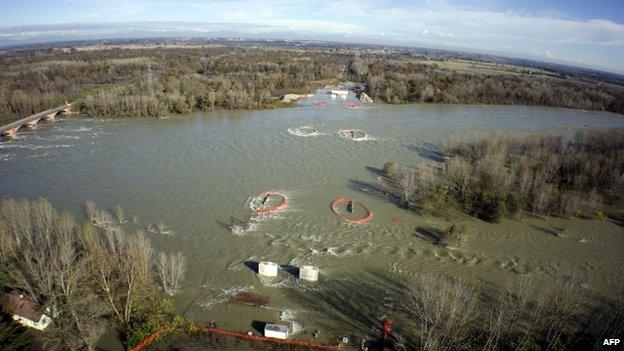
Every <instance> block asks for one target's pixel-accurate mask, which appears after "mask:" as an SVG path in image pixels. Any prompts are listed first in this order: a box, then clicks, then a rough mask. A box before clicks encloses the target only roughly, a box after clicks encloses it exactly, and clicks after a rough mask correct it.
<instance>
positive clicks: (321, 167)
mask: <svg viewBox="0 0 624 351" xmlns="http://www.w3.org/2000/svg"><path fill="white" fill-rule="evenodd" d="M315 99H322V100H324V101H325V99H326V95H324V94H319V95H318V96H316V97H314V98H310V99H306V100H303V101H301V103H300V106H299V107H296V108H291V109H277V110H266V111H221V112H215V113H197V114H192V115H188V116H180V117H173V118H166V119H159V120H154V119H115V120H97V119H85V118H80V117H72V118H68V119H61V120H59V121H57V122H56V123H53V124H47V125H39V126H37V128H36V129H35V130H32V131H20V133H19V135H18V137H17V138H16V139H14V140H12V141H8V142H3V143H0V198H6V197H20V198H21V197H26V198H31V199H33V198H36V197H39V196H42V197H46V198H48V199H49V200H51V201H52V202H53V203H54V204H55V205H56V206H57V207H58V208H63V209H68V210H70V211H72V212H74V213H76V214H81V213H82V212H83V205H84V203H85V200H86V199H91V200H93V201H94V202H96V203H97V204H98V205H99V206H100V207H103V208H114V206H115V205H117V204H120V205H122V206H123V207H124V208H125V209H126V217H128V218H130V217H132V216H134V215H136V216H137V217H138V219H139V225H138V226H135V225H134V224H130V223H129V224H127V229H128V230H134V229H136V227H139V228H142V229H148V228H150V227H151V226H152V225H154V224H156V223H158V222H160V221H162V222H164V223H165V225H166V227H167V229H168V230H167V231H166V233H165V234H159V233H156V232H155V231H151V232H148V235H149V236H150V238H151V241H152V243H153V245H154V246H155V247H156V248H157V249H159V250H165V251H171V250H175V251H181V252H183V253H184V255H185V256H186V258H187V261H188V266H189V267H188V274H187V277H186V279H185V280H184V283H183V285H182V288H181V291H180V292H179V293H178V294H176V295H175V296H174V301H175V305H176V307H177V309H178V311H179V312H180V313H182V314H184V315H186V316H188V317H189V318H191V319H193V320H195V321H197V322H198V323H200V324H201V323H207V322H209V321H216V322H217V325H218V326H219V327H223V328H231V329H237V330H243V331H247V330H254V329H253V328H254V325H257V323H258V322H279V321H280V319H281V318H286V317H288V316H290V317H293V316H294V318H295V319H297V320H299V321H300V322H302V323H303V324H304V325H305V326H306V327H307V328H308V329H319V330H320V331H321V335H320V337H319V340H321V341H331V342H333V341H334V340H335V339H336V338H337V337H338V336H342V335H349V336H351V337H352V338H353V339H357V338H361V337H364V336H366V335H375V333H376V330H378V329H379V321H380V319H382V318H384V317H393V316H395V315H397V313H398V312H397V310H398V306H399V304H400V297H401V296H402V291H403V289H404V285H405V284H406V282H407V281H408V280H409V278H410V277H413V276H416V275H419V274H424V273H427V274H435V275H441V276H453V277H461V278H464V279H466V280H468V281H471V282H473V283H474V284H476V285H480V286H490V285H493V286H502V285H505V284H506V283H507V282H508V281H509V280H512V279H532V278H534V279H538V280H540V279H549V278H550V277H553V276H556V275H560V274H568V273H571V272H576V273H578V274H580V275H581V276H582V277H583V281H584V284H583V286H584V287H585V288H587V289H591V290H593V291H596V292H598V293H599V294H603V295H605V296H610V295H613V294H614V293H615V289H616V286H617V283H619V281H620V280H621V277H622V276H623V275H624V257H623V256H622V255H621V252H622V249H624V227H622V226H619V225H617V224H614V223H612V222H610V221H608V220H604V221H598V220H579V219H574V220H565V219H558V218H554V219H553V218H551V219H547V220H544V219H539V218H526V219H523V220H521V221H512V220H505V221H503V222H502V223H500V224H489V223H484V222H482V221H479V220H476V219H473V218H468V217H461V216H457V217H454V218H452V219H450V220H449V219H441V218H435V217H432V216H427V215H419V214H415V213H414V212H410V211H406V210H403V209H400V208H398V207H396V206H395V205H393V204H391V203H389V202H388V201H386V200H385V199H384V198H383V197H380V196H379V195H378V194H377V193H376V191H375V189H376V188H377V187H378V186H379V185H380V181H379V173H378V172H379V168H381V166H382V165H383V164H384V163H385V162H386V161H389V160H394V161H397V162H398V163H399V164H400V165H401V166H402V167H411V166H415V165H417V164H419V163H421V162H432V163H437V162H442V161H443V158H442V155H441V154H440V148H441V143H442V141H443V140H444V138H445V137H446V136H448V135H456V136H458V137H459V138H462V137H467V136H468V135H469V134H470V133H471V132H483V133H486V132H492V131H502V130H524V131H538V130H547V131H554V132H557V133H562V134H567V135H570V134H571V133H573V132H574V131H575V130H579V129H585V128H590V127H596V128H612V127H624V116H621V115H615V114H609V113H599V112H585V111H578V110H567V109H552V108H538V107H523V106H462V105H404V106H387V105H373V106H368V107H365V108H363V109H360V110H349V109H345V108H344V106H343V104H344V101H332V100H329V99H327V100H326V101H327V103H328V106H326V107H321V108H319V107H315V106H313V105H312V101H314V100H315ZM302 126H313V127H314V128H315V129H316V130H317V133H316V134H315V135H313V136H303V135H296V133H293V132H292V131H293V130H295V129H296V128H298V127H302ZM341 129H361V130H363V131H364V132H365V133H366V134H367V137H366V138H365V140H358V141H356V140H348V139H344V138H341V137H339V135H338V131H339V130H341ZM289 130H290V131H291V132H289ZM265 191H274V192H278V193H281V194H284V195H285V196H286V197H287V199H288V207H287V208H286V209H285V210H283V211H281V212H279V213H277V214H274V215H271V216H266V217H253V216H252V211H251V210H252V209H253V208H256V207H257V206H259V201H260V202H261V198H259V197H258V196H259V195H260V194H261V193H262V192H265ZM336 197H347V198H353V199H356V200H358V201H361V202H362V203H365V204H366V205H367V206H368V207H369V208H370V209H371V210H372V211H373V212H374V218H373V220H371V221H370V222H369V223H366V224H359V225H358V224H350V223H347V222H345V221H344V220H342V219H340V218H339V217H337V216H336V215H334V214H332V212H331V210H330V201H331V200H333V199H334V198H336ZM451 223H462V224H464V225H465V226H466V228H467V235H465V236H464V239H463V240H462V241H461V242H460V243H458V244H457V245H456V246H453V247H446V248H444V247H439V246H435V245H433V244H432V236H435V233H436V230H440V229H445V228H447V227H448V226H449V225H450V224H451ZM232 224H234V228H231V227H232ZM562 227H563V228H566V229H565V234H564V235H563V236H558V235H556V231H555V228H562ZM261 260H268V261H273V262H276V263H278V264H280V265H282V266H283V268H284V269H282V270H281V271H280V276H279V278H277V279H271V280H267V279H260V278H259V277H258V276H257V275H256V274H255V272H254V271H253V269H252V268H254V264H255V263H256V262H258V261H261ZM304 264H308V265H315V266H318V267H319V268H320V270H321V279H320V281H319V282H317V283H306V282H302V281H299V280H298V279H296V270H294V268H296V267H297V266H300V265H304ZM240 291H252V292H254V293H258V294H261V295H263V296H267V297H269V299H270V302H269V305H268V306H267V307H262V308H260V307H252V306H242V305H234V304H229V305H228V304H226V303H225V301H226V299H227V297H228V296H230V295H231V294H234V293H236V292H240ZM254 323H255V324H254ZM302 337H308V336H306V335H303V336H302ZM118 346H119V345H117V344H116V343H115V341H114V338H113V337H110V336H108V337H106V338H104V340H103V341H102V348H103V349H106V350H114V349H116V348H118Z"/></svg>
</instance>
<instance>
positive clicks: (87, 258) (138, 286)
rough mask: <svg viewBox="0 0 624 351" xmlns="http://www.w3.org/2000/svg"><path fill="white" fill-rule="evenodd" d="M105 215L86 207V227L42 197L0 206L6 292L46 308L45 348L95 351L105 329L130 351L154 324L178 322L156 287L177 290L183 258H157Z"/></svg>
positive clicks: (139, 239)
mask: <svg viewBox="0 0 624 351" xmlns="http://www.w3.org/2000/svg"><path fill="white" fill-rule="evenodd" d="M105 212H107V211H104V210H99V209H97V208H96V207H95V206H94V205H93V204H92V203H91V205H88V206H87V216H88V218H89V221H87V222H85V223H78V222H77V221H76V218H75V217H74V216H72V215H71V214H69V213H58V212H57V211H56V209H55V208H54V207H53V206H52V204H50V203H49V202H48V201H47V200H45V199H38V200H34V201H27V200H13V199H8V200H4V201H3V202H2V204H1V205H0V265H1V268H2V272H5V275H6V279H5V282H4V291H18V292H19V293H21V294H24V295H25V296H27V298H29V299H32V300H33V301H35V302H36V303H37V304H39V305H41V306H48V307H50V309H51V312H50V314H51V316H50V317H52V323H51V325H50V326H48V328H46V330H45V332H44V333H39V334H37V335H36V338H35V339H36V340H37V341H38V342H40V343H41V344H42V345H43V347H44V348H45V349H55V350H56V349H58V350H94V349H95V346H96V343H97V341H98V340H99V338H100V337H101V336H102V334H103V333H104V332H106V331H108V330H111V329H114V330H117V331H118V332H119V334H120V336H121V338H122V340H123V341H124V343H125V344H126V346H127V347H128V348H130V347H132V346H133V345H135V344H136V343H138V342H140V341H141V340H143V339H144V338H145V337H146V336H147V335H149V334H150V333H152V332H154V331H155V330H156V328H158V327H159V326H160V325H163V324H168V323H173V324H174V325H175V324H176V323H177V324H180V323H182V322H183V321H182V319H181V318H180V317H177V316H176V315H175V313H174V312H173V305H172V302H171V301H170V300H168V299H165V298H163V297H162V295H161V294H159V293H158V291H159V289H158V287H159V286H160V288H162V289H163V290H164V291H165V292H167V293H172V292H174V291H175V290H176V289H177V288H178V286H179V283H180V281H181V279H182V277H183V276H184V266H185V263H184V258H183V257H182V256H181V254H179V253H162V252H161V253H157V252H156V251H155V250H154V249H153V248H152V246H151V244H150V242H149V240H148V238H147V237H146V236H145V235H144V234H142V233H136V234H130V233H126V232H125V231H124V230H123V229H122V227H121V224H122V223H123V222H124V220H125V219H124V218H123V211H120V208H118V209H117V210H116V211H115V212H116V213H117V214H118V216H117V217H116V218H115V217H113V216H112V215H110V214H109V215H104V213H105ZM103 218H106V221H103V220H102V219H103ZM96 219H97V221H96ZM4 291H3V293H4ZM2 329H6V327H5V326H3V327H2V328H0V330H2Z"/></svg>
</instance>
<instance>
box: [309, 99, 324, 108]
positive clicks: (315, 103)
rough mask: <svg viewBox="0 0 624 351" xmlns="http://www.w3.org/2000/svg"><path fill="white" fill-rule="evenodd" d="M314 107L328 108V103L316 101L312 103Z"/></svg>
mask: <svg viewBox="0 0 624 351" xmlns="http://www.w3.org/2000/svg"><path fill="white" fill-rule="evenodd" d="M312 105H314V106H316V107H325V106H327V103H326V102H325V101H318V100H317V101H314V102H313V103H312Z"/></svg>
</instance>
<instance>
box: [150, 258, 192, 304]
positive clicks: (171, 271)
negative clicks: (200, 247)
mask: <svg viewBox="0 0 624 351" xmlns="http://www.w3.org/2000/svg"><path fill="white" fill-rule="evenodd" d="M156 271H157V272H158V276H159V278H160V279H159V281H160V284H161V287H162V288H163V290H164V291H165V292H166V293H167V294H169V295H173V294H174V293H175V292H176V291H177V290H178V288H179V286H180V282H181V281H182V279H183V278H184V274H185V273H186V260H185V258H184V256H182V253H180V252H177V253H175V254H174V253H171V254H165V253H164V252H161V253H160V254H159V255H158V260H157V261H156Z"/></svg>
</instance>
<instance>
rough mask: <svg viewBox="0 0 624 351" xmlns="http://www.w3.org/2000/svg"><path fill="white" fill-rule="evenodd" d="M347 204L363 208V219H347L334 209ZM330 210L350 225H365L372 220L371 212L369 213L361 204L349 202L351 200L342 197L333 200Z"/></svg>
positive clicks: (353, 201)
mask: <svg viewBox="0 0 624 351" xmlns="http://www.w3.org/2000/svg"><path fill="white" fill-rule="evenodd" d="M348 203H352V204H354V205H360V206H361V207H362V208H364V210H365V211H366V214H365V215H364V216H363V217H359V218H357V217H348V216H345V215H343V214H341V213H339V212H338V209H337V208H336V207H337V206H339V205H343V204H348ZM331 210H332V212H334V214H335V215H337V216H340V217H342V218H343V219H344V220H346V221H347V222H351V223H366V222H368V221H370V220H371V219H372V218H373V212H371V210H369V209H368V207H366V206H365V205H364V204H363V203H361V202H359V201H355V200H351V199H346V198H344V197H339V198H337V199H335V200H334V201H332V202H331Z"/></svg>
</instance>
